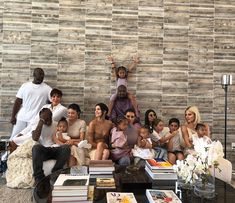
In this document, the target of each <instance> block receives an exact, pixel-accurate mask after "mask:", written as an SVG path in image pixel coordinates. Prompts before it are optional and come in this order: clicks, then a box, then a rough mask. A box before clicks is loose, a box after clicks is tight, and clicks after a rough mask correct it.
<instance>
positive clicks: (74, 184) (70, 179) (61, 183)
mask: <svg viewBox="0 0 235 203" xmlns="http://www.w3.org/2000/svg"><path fill="white" fill-rule="evenodd" d="M89 178H90V176H89V175H70V174H60V175H59V177H58V178H57V180H56V182H55V183H54V189H83V190H85V189H87V188H88V185H89Z"/></svg>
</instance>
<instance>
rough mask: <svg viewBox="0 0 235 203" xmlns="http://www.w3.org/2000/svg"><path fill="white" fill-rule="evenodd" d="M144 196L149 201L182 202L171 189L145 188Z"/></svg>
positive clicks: (151, 202) (159, 202)
mask: <svg viewBox="0 0 235 203" xmlns="http://www.w3.org/2000/svg"><path fill="white" fill-rule="evenodd" d="M146 196H147V198H148V200H149V203H165V202H172V203H182V202H181V200H180V199H179V198H178V197H177V195H176V194H175V193H174V192H173V191H172V190H152V189H147V190H146Z"/></svg>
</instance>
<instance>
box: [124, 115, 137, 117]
mask: <svg viewBox="0 0 235 203" xmlns="http://www.w3.org/2000/svg"><path fill="white" fill-rule="evenodd" d="M126 117H127V118H135V116H129V115H127V116H126Z"/></svg>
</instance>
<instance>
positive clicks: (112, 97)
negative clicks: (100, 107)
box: [107, 94, 117, 117]
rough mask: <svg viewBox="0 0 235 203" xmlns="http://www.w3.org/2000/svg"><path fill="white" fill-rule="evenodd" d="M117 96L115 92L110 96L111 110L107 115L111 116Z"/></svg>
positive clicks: (109, 106)
mask: <svg viewBox="0 0 235 203" xmlns="http://www.w3.org/2000/svg"><path fill="white" fill-rule="evenodd" d="M116 98H117V94H113V95H112V96H111V97H110V101H109V105H108V108H109V111H108V114H107V116H109V117H110V116H111V113H112V110H113V106H114V101H115V99H116Z"/></svg>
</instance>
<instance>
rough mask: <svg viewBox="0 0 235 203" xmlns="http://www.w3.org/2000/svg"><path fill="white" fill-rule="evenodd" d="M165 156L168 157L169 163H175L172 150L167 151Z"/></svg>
mask: <svg viewBox="0 0 235 203" xmlns="http://www.w3.org/2000/svg"><path fill="white" fill-rule="evenodd" d="M167 158H168V161H169V162H170V163H171V164H175V162H176V155H175V154H174V153H172V152H168V153H167Z"/></svg>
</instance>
